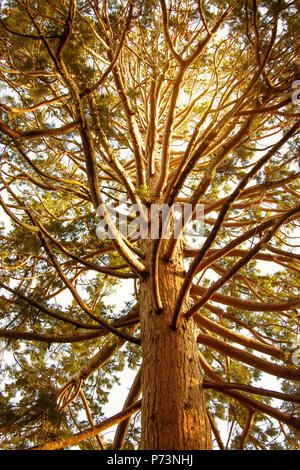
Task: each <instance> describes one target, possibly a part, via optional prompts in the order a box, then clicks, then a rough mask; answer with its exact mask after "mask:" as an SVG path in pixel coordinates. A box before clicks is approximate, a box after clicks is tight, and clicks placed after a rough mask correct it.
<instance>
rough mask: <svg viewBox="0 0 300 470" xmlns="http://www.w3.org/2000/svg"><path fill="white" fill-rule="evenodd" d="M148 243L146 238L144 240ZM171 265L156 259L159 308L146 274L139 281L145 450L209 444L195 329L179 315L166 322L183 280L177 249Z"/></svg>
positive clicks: (198, 446)
mask: <svg viewBox="0 0 300 470" xmlns="http://www.w3.org/2000/svg"><path fill="white" fill-rule="evenodd" d="M148 243H149V245H150V244H151V242H148ZM175 259H176V264H175V263H174V264H173V263H171V262H164V261H163V260H161V263H160V268H159V286H160V293H161V299H162V304H163V312H162V313H160V314H157V312H156V311H155V308H154V305H155V303H154V300H153V291H152V289H151V285H152V282H151V276H150V278H148V279H146V280H144V281H143V282H142V286H141V304H140V305H141V311H140V315H141V340H142V347H143V372H142V390H143V401H142V442H141V448H142V449H145V450H151V449H152V450H153V449H155V450H157V449H160V450H163V449H165V450H174V449H180V450H182V449H183V450H186V449H188V450H195V449H201V450H205V449H210V448H211V430H210V424H209V421H208V418H207V413H206V407H205V401H204V394H203V384H202V370H201V367H200V364H199V359H198V349H197V343H196V337H197V328H196V326H195V324H194V322H193V321H188V322H187V321H186V320H185V319H184V317H183V316H181V318H180V321H179V323H178V328H177V330H176V331H173V330H172V329H171V327H170V325H171V321H172V313H173V310H174V306H175V301H176V296H177V295H178V292H179V290H180V286H181V284H182V281H183V265H182V259H183V256H182V252H180V253H178V256H177V257H176V258H175Z"/></svg>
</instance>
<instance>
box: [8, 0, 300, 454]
mask: <svg viewBox="0 0 300 470" xmlns="http://www.w3.org/2000/svg"><path fill="white" fill-rule="evenodd" d="M0 13H1V20H0V52H1V58H0V147H1V161H0V170H1V174H0V178H1V181H0V185H1V195H0V204H1V207H2V214H3V218H2V221H3V223H2V227H1V232H0V255H1V265H0V274H1V276H0V305H1V312H0V339H1V348H2V349H1V351H2V355H3V357H4V360H3V363H2V368H1V370H0V373H1V381H2V385H1V389H0V391H1V396H0V404H1V407H0V431H1V434H0V442H1V447H2V448H3V449H24V448H33V447H35V448H45V449H55V448H68V447H70V446H72V445H77V446H78V448H79V449H81V450H88V449H97V450H101V449H121V448H123V449H138V448H139V442H140V434H141V430H140V421H139V420H140V414H139V410H140V407H141V401H140V400H141V397H143V392H145V390H144V391H143V390H142V385H141V384H142V382H141V375H142V369H141V365H142V360H143V359H144V361H145V358H144V357H143V348H142V347H141V342H142V340H141V329H140V323H139V321H140V318H141V317H142V311H143V310H144V307H145V305H143V302H142V301H141V297H140V291H141V286H142V285H143V282H145V280H146V279H150V284H149V286H150V287H149V289H150V290H151V293H152V294H153V299H154V304H155V310H156V314H157V315H159V314H161V315H162V316H163V315H164V308H165V306H164V300H163V297H162V292H161V290H162V286H161V285H160V282H159V277H158V271H159V269H163V266H165V265H168V263H171V261H172V260H174V259H176V257H177V258H178V257H181V258H182V266H183V271H182V272H181V273H179V274H178V273H177V274H178V275H179V276H181V279H182V281H181V284H180V289H179V292H178V295H177V296H176V302H175V304H174V306H173V307H174V308H173V313H172V322H171V324H170V325H169V326H170V334H172V330H176V328H178V325H180V324H181V323H180V322H181V319H182V318H183V317H184V318H185V319H186V321H187V322H193V323H195V325H196V327H197V328H198V333H197V342H198V346H197V348H198V349H197V350H198V354H199V363H200V364H201V367H202V370H203V374H204V379H203V388H204V390H205V392H204V394H205V406H206V412H207V416H208V420H209V423H210V426H211V430H212V437H213V443H214V444H213V445H214V448H220V449H222V450H224V449H225V448H226V449H244V448H245V449H268V450H272V449H281V450H283V449H291V450H296V449H299V448H300V441H299V430H300V414H299V411H300V408H299V403H300V394H299V393H300V388H299V380H300V369H299V363H300V360H299V358H298V355H297V354H298V349H299V348H300V346H299V345H297V340H298V339H300V338H299V328H300V323H299V322H300V316H299V313H298V310H297V308H298V307H299V305H300V301H299V260H300V254H299V252H298V253H297V248H298V247H299V241H298V240H297V238H299V225H298V224H299V213H300V205H299V194H300V192H299V167H300V153H299V152H300V148H299V127H300V110H299V102H300V99H299V97H300V91H299V90H300V72H299V70H300V68H299V20H300V4H299V1H298V0H292V1H288V0H268V1H266V0H237V1H233V0H230V1H227V0H213V1H206V0H204V1H202V0H198V1H193V0H170V1H165V0H146V1H139V0H128V1H126V2H121V1H118V0H102V1H101V0H77V1H76V0H68V1H67V0H63V1H60V2H58V1H56V0H41V1H40V0H38V1H32V0H6V1H2V2H1V6H0ZM122 198H123V199H122ZM121 199H122V201H125V202H123V208H121V209H120V207H121V206H120V201H121ZM153 204H166V205H168V207H171V206H172V205H174V204H177V205H178V207H184V206H185V205H186V204H189V206H190V207H191V208H192V214H191V218H190V220H189V222H191V223H189V224H188V226H189V227H190V230H182V233H181V237H180V238H177V237H176V236H175V234H174V224H173V225H172V224H171V233H170V237H169V238H168V239H164V238H163V235H162V230H163V226H162V222H161V220H160V222H159V233H160V237H159V238H158V239H156V240H154V242H153V244H152V245H151V255H150V258H149V259H148V258H147V256H146V252H147V248H145V247H146V244H147V240H145V239H141V238H140V237H139V236H138V232H139V230H138V229H139V224H141V214H143V213H144V212H143V211H146V212H147V211H150V210H151V207H152V205H153ZM133 205H134V207H135V208H137V210H135V211H131V212H130V210H131V209H130V208H131V207H132V206H133ZM124 206H126V208H125V210H126V211H127V212H126V214H127V215H128V221H127V223H128V225H130V228H131V230H129V231H128V235H127V236H125V235H124V233H123V232H122V231H121V230H120V227H118V225H117V224H116V221H117V220H116V219H118V214H119V212H122V210H124ZM200 206H201V207H202V208H203V213H204V216H203V220H201V221H200V222H201V223H200V225H199V221H197V220H195V215H196V208H197V207H200ZM99 207H105V208H107V207H108V208H109V209H110V210H106V209H105V210H103V211H102V212H101V213H99V211H98V209H99ZM137 220H138V222H137V223H136V224H135V228H136V232H135V231H134V230H133V231H132V227H133V226H134V223H135V222H134V221H137ZM99 222H104V223H105V227H106V230H107V235H110V236H106V237H101V236H99V233H98V234H97V227H99ZM103 226H104V225H103ZM101 227H102V225H101ZM101 231H102V228H101ZM100 235H101V234H100ZM149 250H150V249H149ZM164 263H165V264H164ZM179 264H180V263H179ZM179 264H178V265H179ZM124 283H125V285H126V288H125V289H127V286H129V287H128V297H126V303H124V305H125V306H124V308H123V310H122V311H118V310H117V309H116V308H115V306H114V300H113V299H114V297H113V295H115V296H118V295H119V292H121V293H123V292H124V287H123V289H122V286H123V284H124ZM170 289H171V287H170ZM153 347H154V346H153ZM5 358H9V360H5ZM180 366H181V365H180V364H178V367H179V368H180ZM125 367H129V368H132V369H133V370H136V378H135V380H134V382H133V384H132V387H131V389H130V391H129V394H128V397H127V398H126V397H124V400H123V399H122V400H121V399H120V412H119V413H118V414H117V415H115V416H114V417H110V416H106V415H105V413H104V411H103V407H104V405H105V404H107V403H109V400H110V393H109V392H110V390H111V389H112V388H113V387H114V386H116V385H117V384H118V383H119V380H120V377H122V375H120V373H121V372H122V371H123V370H124V368H125ZM271 377H273V380H272V381H270V378H271ZM275 380H277V381H276V384H275ZM268 384H270V385H268ZM170 387H172V385H170ZM115 424H118V426H117V430H116V433H115V436H114V438H113V440H111V438H108V437H106V435H105V430H106V429H109V427H110V426H112V425H115ZM224 424H227V426H224Z"/></svg>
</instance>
